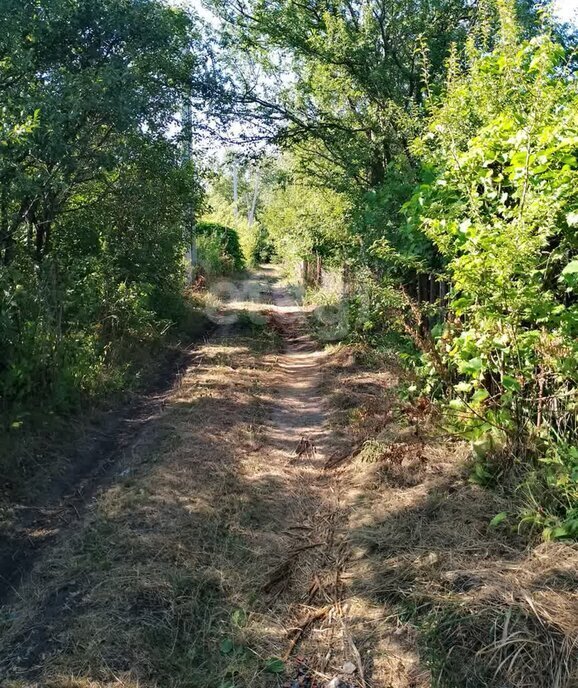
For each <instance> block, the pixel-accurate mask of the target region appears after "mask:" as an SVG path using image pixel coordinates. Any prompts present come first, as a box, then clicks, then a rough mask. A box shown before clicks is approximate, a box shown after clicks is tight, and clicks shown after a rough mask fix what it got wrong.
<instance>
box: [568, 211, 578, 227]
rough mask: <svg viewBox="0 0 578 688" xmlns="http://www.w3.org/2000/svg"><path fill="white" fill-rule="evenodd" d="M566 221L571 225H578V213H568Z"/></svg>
mask: <svg viewBox="0 0 578 688" xmlns="http://www.w3.org/2000/svg"><path fill="white" fill-rule="evenodd" d="M566 222H567V223H568V226H569V227H576V226H577V225H578V213H568V215H566Z"/></svg>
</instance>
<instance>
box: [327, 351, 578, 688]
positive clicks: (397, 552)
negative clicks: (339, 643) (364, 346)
mask: <svg viewBox="0 0 578 688" xmlns="http://www.w3.org/2000/svg"><path fill="white" fill-rule="evenodd" d="M340 358H341V361H340V370H338V371H335V370H334V371H333V372H332V373H331V378H332V381H331V382H329V380H328V384H329V383H330V384H331V385H332V386H333V388H334V389H341V390H343V389H347V390H352V398H353V399H355V400H356V401H357V403H358V404H359V405H360V406H359V408H360V409H361V410H362V411H363V412H360V413H359V414H357V415H355V416H353V420H351V419H352V414H351V398H350V399H349V400H348V411H349V417H350V426H349V427H346V428H345V429H344V430H343V431H342V432H343V435H344V436H348V437H351V433H352V431H353V432H354V433H355V436H356V437H362V438H363V437H369V438H373V439H368V440H367V441H366V442H365V443H364V444H363V447H362V450H361V451H360V452H359V453H358V454H357V455H356V456H355V457H354V458H352V459H351V460H350V461H349V462H346V463H345V464H343V465H342V466H341V467H340V468H338V469H337V470H338V472H339V477H340V480H341V483H342V486H343V487H342V490H343V495H344V499H346V500H347V501H348V503H349V508H350V520H349V524H348V530H349V539H350V542H351V546H352V548H353V550H354V552H355V557H354V558H353V559H354V560H353V561H352V563H351V565H350V566H349V568H348V571H347V579H348V591H347V594H348V595H349V596H350V604H351V609H352V612H351V613H352V615H353V617H354V619H355V621H354V624H353V629H354V635H355V637H356V639H357V643H358V645H359V647H360V648H361V650H362V654H363V655H364V656H365V657H366V663H367V670H366V677H369V679H368V685H371V686H394V687H396V688H397V687H398V686H399V687H402V686H403V687H406V688H410V687H417V686H423V687H425V686H447V687H452V688H453V687H455V688H458V687H459V688H462V687H464V686H471V687H474V686H475V687H478V686H480V687H481V686H484V687H485V686H488V687H492V688H494V687H495V688H506V687H508V688H570V687H573V686H576V685H578V661H577V660H578V547H577V546H576V545H571V544H567V545H565V544H539V545H536V544H535V543H534V544H532V543H529V542H527V541H525V540H524V539H522V538H521V537H520V536H518V535H517V533H516V532H515V529H514V528H513V527H511V526H510V525H509V524H508V523H507V522H505V523H504V524H502V525H501V526H500V527H498V528H492V527H490V525H489V522H490V520H491V519H492V517H493V516H495V515H496V514H497V513H499V512H502V511H508V509H509V502H508V499H507V497H505V496H500V495H499V494H496V493H492V492H490V491H487V490H484V489H482V488H480V487H478V486H476V485H473V484H471V483H469V482H468V473H467V469H466V465H467V460H468V453H469V452H468V448H467V447H466V446H464V445H462V444H459V443H452V442H450V441H449V440H447V439H445V438H443V437H439V436H438V433H437V431H436V429H435V425H434V424H433V423H432V421H431V419H430V418H429V417H428V413H427V409H426V408H425V407H422V408H421V409H420V408H418V409H415V408H414V409H401V408H400V406H399V404H398V405H397V406H398V407H397V409H396V408H393V409H392V398H391V390H389V392H388V393H385V394H376V398H374V399H373V400H372V401H369V402H368V401H367V400H366V399H364V397H363V395H362V394H360V393H359V391H360V389H362V388H363V384H365V382H366V380H367V378H368V375H371V377H373V374H371V372H370V371H369V370H367V369H366V368H365V367H364V366H360V365H359V363H357V362H356V357H355V356H351V355H348V354H347V352H345V351H344V352H341V354H340ZM383 374H384V373H383V371H381V372H379V370H378V371H377V379H381V378H382V376H383ZM336 376H337V378H338V380H339V382H338V383H337V384H336V380H335V377H336ZM391 381H392V383H393V382H394V380H393V378H391ZM376 391H377V390H376ZM342 397H343V393H342V392H338V393H337V394H336V395H335V396H334V400H335V405H334V409H335V410H334V414H335V417H337V418H339V419H340V420H341V421H342V419H343V415H342V414H343V401H342ZM380 404H381V408H379V405H380ZM372 414H373V417H371V416H372ZM375 417H377V418H379V419H383V418H384V417H386V418H388V422H386V423H385V424H384V425H383V426H382V428H381V430H380V431H379V432H378V433H377V434H376V433H375ZM349 442H350V440H349Z"/></svg>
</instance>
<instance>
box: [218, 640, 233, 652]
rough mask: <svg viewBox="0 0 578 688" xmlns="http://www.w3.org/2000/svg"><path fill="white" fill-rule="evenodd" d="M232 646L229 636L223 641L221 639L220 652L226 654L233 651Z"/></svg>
mask: <svg viewBox="0 0 578 688" xmlns="http://www.w3.org/2000/svg"><path fill="white" fill-rule="evenodd" d="M234 648H235V643H234V642H233V641H232V640H231V638H225V639H224V640H223V641H221V652H222V653H223V654H224V655H228V654H230V653H231V652H233V649H234Z"/></svg>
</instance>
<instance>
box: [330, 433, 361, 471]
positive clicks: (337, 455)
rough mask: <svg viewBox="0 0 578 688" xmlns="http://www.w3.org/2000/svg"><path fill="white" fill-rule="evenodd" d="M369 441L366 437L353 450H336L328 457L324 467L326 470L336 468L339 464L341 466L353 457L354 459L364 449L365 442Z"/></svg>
mask: <svg viewBox="0 0 578 688" xmlns="http://www.w3.org/2000/svg"><path fill="white" fill-rule="evenodd" d="M366 442H367V438H364V439H363V440H361V442H358V443H357V444H356V445H355V446H354V447H353V449H352V450H350V451H348V452H345V453H343V451H336V452H334V453H333V454H331V456H330V457H329V458H328V459H327V461H326V462H325V466H324V467H323V469H324V470H326V471H330V470H332V469H334V468H337V466H340V465H341V464H343V463H345V462H346V461H351V459H354V458H355V457H356V456H359V454H361V452H362V451H363V447H364V446H365V443H366Z"/></svg>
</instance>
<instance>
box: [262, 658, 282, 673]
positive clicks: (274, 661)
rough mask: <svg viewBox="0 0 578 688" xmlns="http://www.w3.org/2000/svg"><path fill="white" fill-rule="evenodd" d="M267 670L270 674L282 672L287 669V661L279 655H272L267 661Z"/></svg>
mask: <svg viewBox="0 0 578 688" xmlns="http://www.w3.org/2000/svg"><path fill="white" fill-rule="evenodd" d="M265 671H267V672H268V673H270V674H282V673H283V672H284V671H285V663H284V662H283V660H282V659H279V658H278V657H270V658H269V659H267V660H266V661H265Z"/></svg>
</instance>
